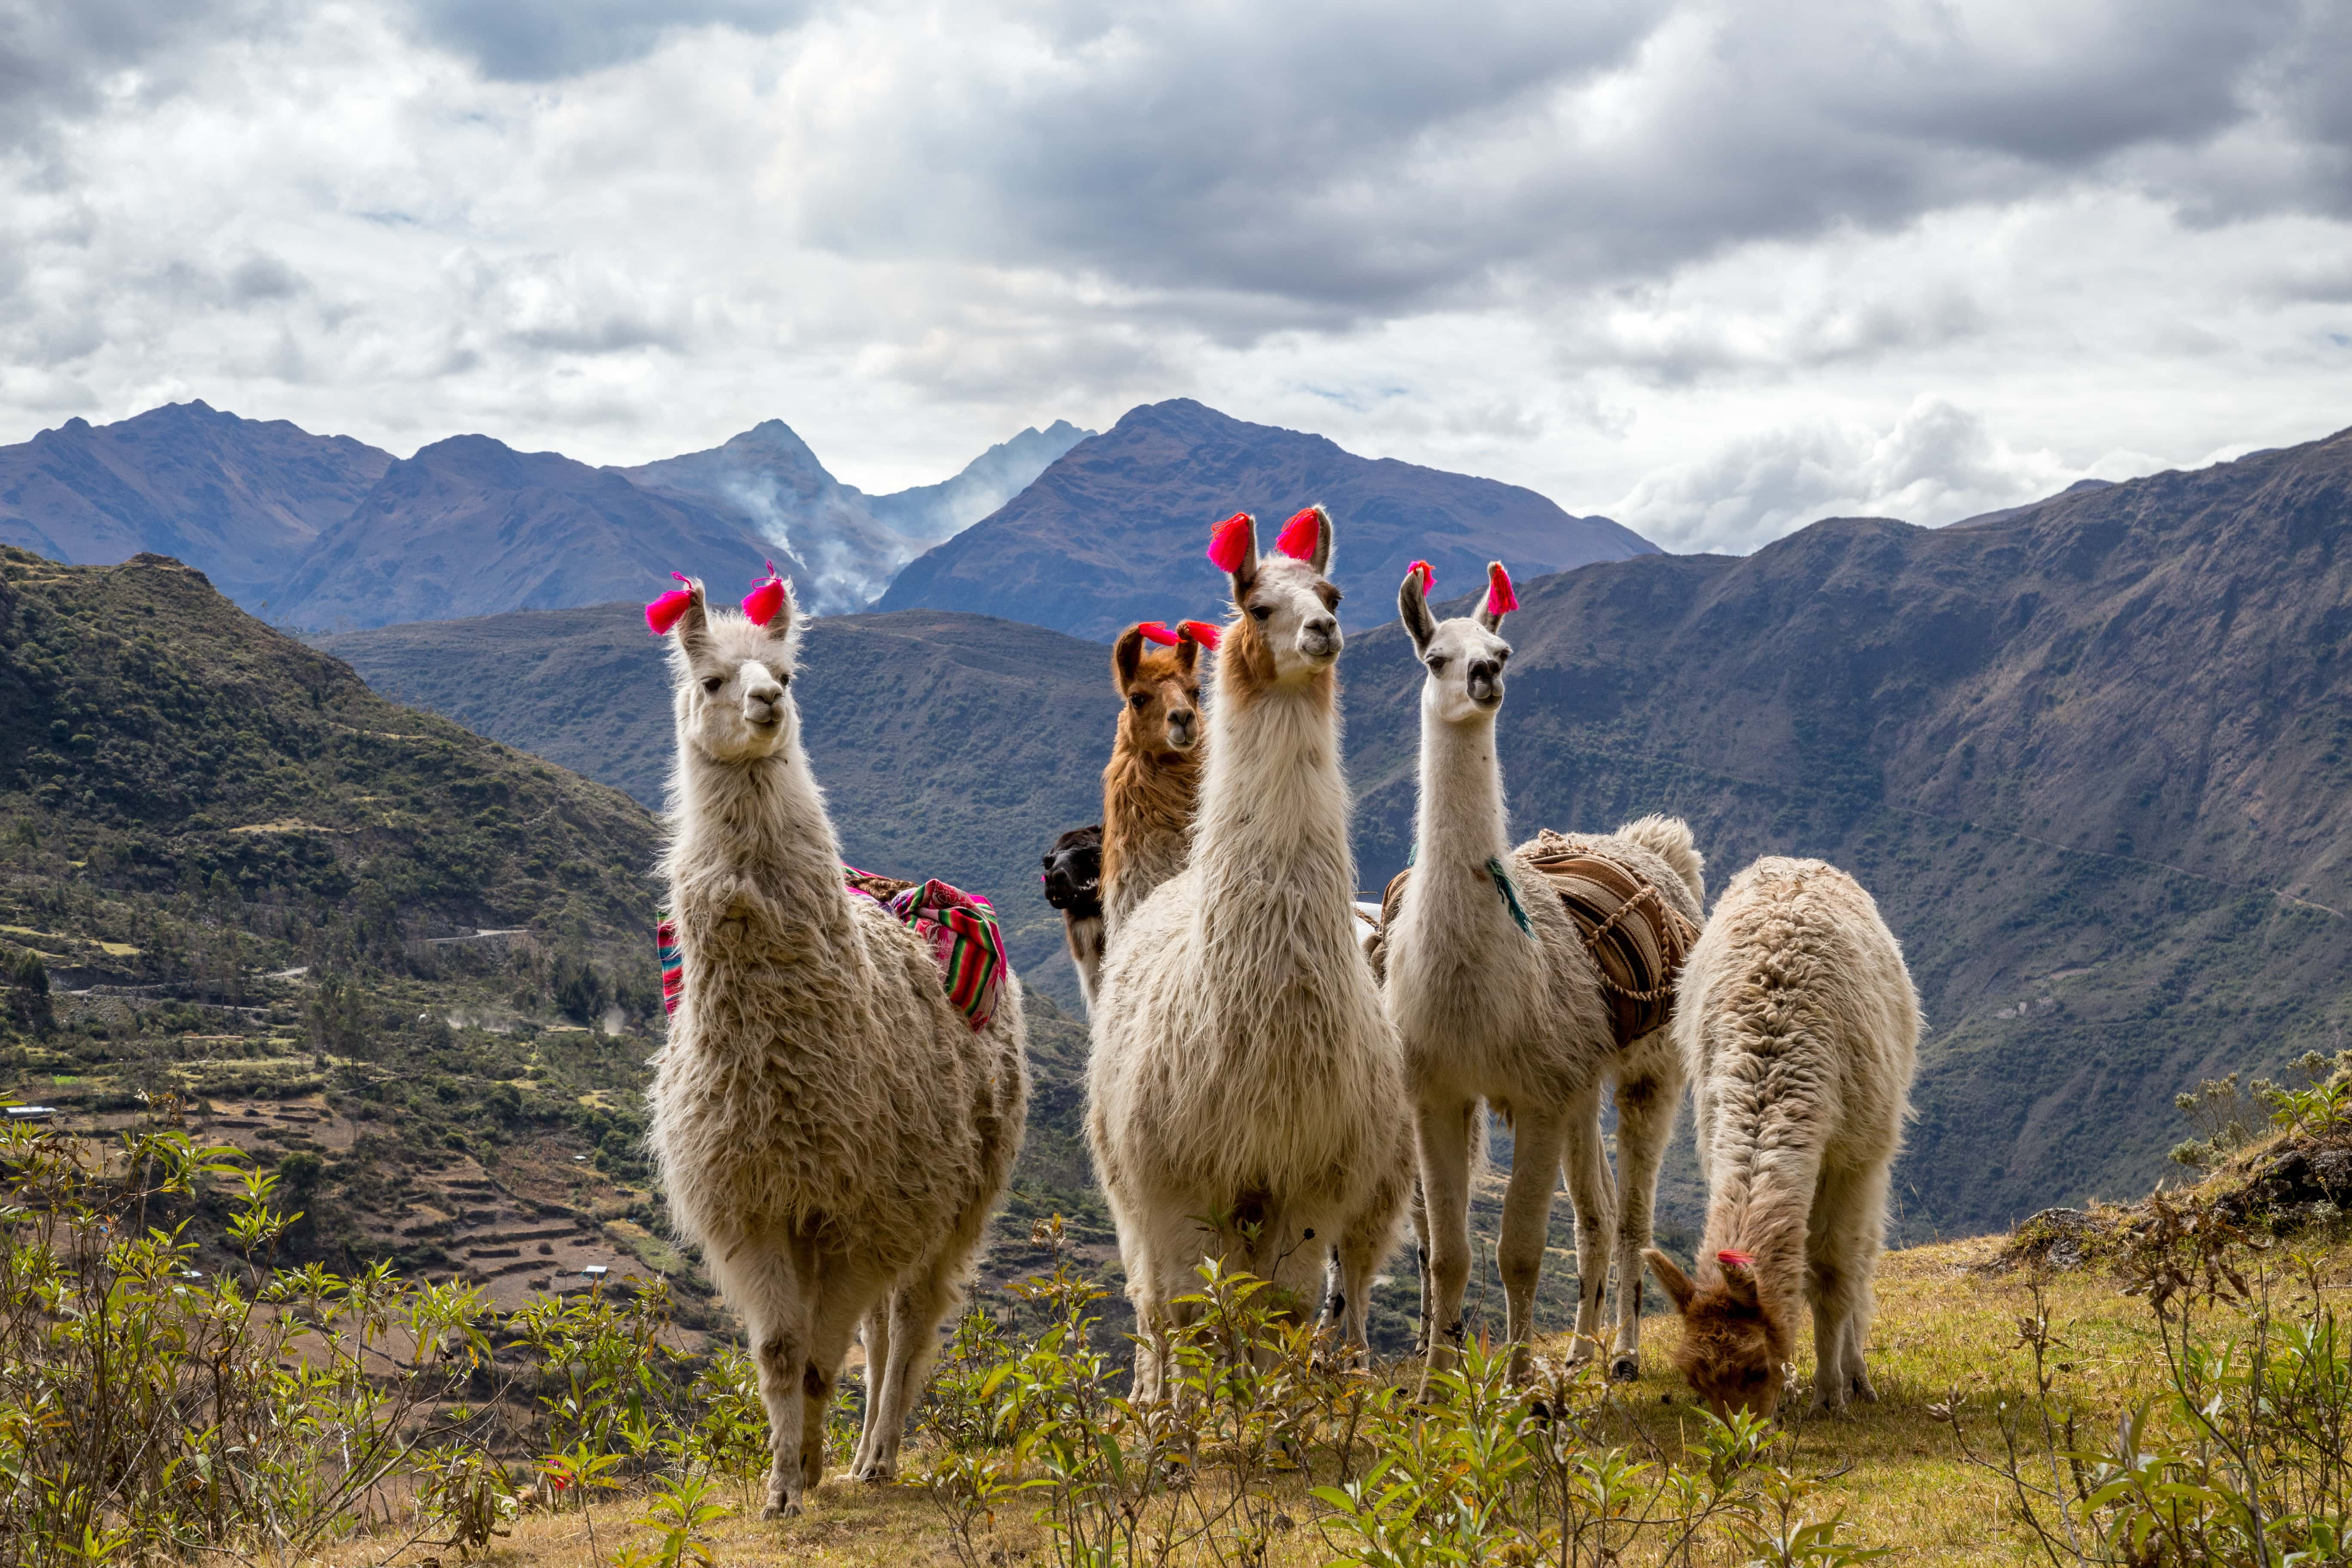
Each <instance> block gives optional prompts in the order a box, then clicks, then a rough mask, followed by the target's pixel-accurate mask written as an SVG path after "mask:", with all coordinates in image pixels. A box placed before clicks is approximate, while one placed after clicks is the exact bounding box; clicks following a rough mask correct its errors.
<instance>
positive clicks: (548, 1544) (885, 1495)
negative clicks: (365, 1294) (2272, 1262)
mask: <svg viewBox="0 0 2352 1568" xmlns="http://www.w3.org/2000/svg"><path fill="white" fill-rule="evenodd" d="M2002 1239H2003V1238H2000V1237H1983V1238H1979V1239H1976V1240H1970V1241H1960V1242H1950V1243H1945V1244H1942V1245H1939V1246H1935V1247H1916V1248H1912V1249H1910V1250H1907V1251H1903V1252H1897V1253H1891V1254H1889V1255H1888V1256H1887V1258H1886V1259H1885V1265H1884V1267H1883V1268H1882V1270H1881V1273H1880V1277H1879V1313H1878V1318H1877V1321H1876V1324H1875V1327H1874V1332H1873V1335H1872V1348H1871V1352H1870V1362H1871V1366H1872V1370H1873V1373H1874V1376H1875V1378H1876V1380H1877V1384H1878V1387H1879V1390H1880V1393H1881V1395H1882V1398H1881V1402H1880V1403H1879V1404H1877V1405H1870V1406H1860V1407H1857V1408H1856V1409H1855V1411H1854V1412H1853V1413H1852V1414H1848V1415H1839V1416H1811V1417H1805V1418H1802V1419H1800V1420H1798V1421H1797V1422H1795V1423H1794V1451H1793V1455H1792V1457H1791V1458H1789V1459H1788V1460H1786V1461H1784V1462H1786V1463H1788V1464H1789V1465H1790V1468H1792V1469H1794V1470H1796V1471H1798V1472H1799V1473H1801V1474H1807V1475H1812V1476H1818V1477H1825V1478H1828V1479H1827V1480H1826V1483H1825V1485H1824V1487H1823V1490H1822V1500H1824V1501H1825V1502H1826V1504H1827V1507H1828V1508H1832V1509H1834V1508H1843V1509H1844V1510H1845V1511H1846V1516H1847V1519H1848V1521H1849V1522H1850V1524H1851V1525H1852V1526H1853V1531H1854V1533H1855V1534H1856V1535H1857V1536H1859V1537H1860V1538H1861V1539H1863V1540H1864V1541H1866V1542H1869V1543H1871V1544H1874V1545H1887V1546H1894V1547H1895V1548H1896V1549H1897V1552H1896V1556H1895V1559H1894V1561H1896V1562H1900V1563H1917V1564H1923V1565H1924V1564H1945V1563H2011V1562H2023V1561H2026V1560H2027V1557H2028V1551H2029V1545H2028V1542H2027V1541H2026V1539H2025V1537H2024V1535H2023V1534H2022V1532H2021V1530H2020V1528H2019V1527H2018V1525H2017V1523H2016V1517H2015V1512H2014V1510H2013V1508H2012V1506H2011V1503H2010V1501H2009V1499H2008V1497H2007V1495H2006V1493H2005V1490H2004V1489H2003V1486H2002V1484H2001V1482H2000V1480H1999V1479H1997V1478H1996V1477H1994V1476H1992V1475H1991V1474H1990V1473H1988V1472H1986V1471H1984V1470H1981V1469H1979V1468H1972V1467H1970V1466H1969V1465H1967V1464H1966V1463H1964V1462H1963V1461H1962V1459H1961V1458H1960V1456H1959V1454H1958V1448H1957V1446H1956V1444H1955V1443H1954V1440H1953V1437H1952V1434H1951V1431H1950V1429H1949V1427H1948V1426H1946V1425H1944V1423H1943V1422H1941V1421H1940V1420H1939V1419H1937V1417H1936V1416H1933V1415H1930V1414H1929V1413H1928V1407H1929V1406H1930V1405H1937V1404H1938V1403H1940V1402H1942V1401H1944V1400H1946V1399H1948V1397H1949V1396H1950V1394H1952V1392H1953V1391H1954V1390H1955V1389H1957V1390H1958V1391H1959V1393H1960V1394H1961V1395H1962V1398H1963V1400H1964V1401H1965V1404H1966V1407H1967V1409H1968V1411H1969V1417H1968V1419H1969V1424H1970V1427H1971V1430H1972V1431H1974V1432H1977V1433H1979V1434H1980V1435H1987V1434H1990V1429H1991V1427H1990V1423H1991V1421H1992V1418H1993V1412H1994V1409H1995V1407H1996V1406H1997V1405H1998V1404H1999V1403H2000V1402H2001V1401H2003V1400H2007V1401H2009V1402H2010V1403H2011V1405H2012V1407H2014V1406H2017V1405H2021V1403H2022V1402H2023V1401H2024V1400H2025V1399H2026V1398H2027V1397H2028V1396H2030V1394H2031V1391H2032V1365H2031V1362H2030V1360H2029V1359H2028V1357H2027V1355H2026V1353H2025V1352H2023V1351H2022V1350H2021V1348H2020V1346H2019V1342H2018V1321H2019V1319H2020V1318H2021V1317H2023V1316H2025V1315H2027V1314H2029V1313H2030V1312H2032V1310H2033V1299H2032V1289H2031V1285H2030V1282H2029V1279H2027V1277H2026V1276H2024V1275H2021V1274H2015V1273H2011V1274H2005V1275H1991V1274H1986V1273H1982V1272H1979V1269H1980V1268H1981V1267H1982V1265H1984V1264H1985V1263H1986V1262H1987V1261H1989V1260H1990V1258H1992V1257H1993V1256H1994V1255H1995V1254H1996V1253H1997V1252H1998V1251H1999V1250H2000V1245H2001V1241H2002ZM2347 1252H2352V1249H2347V1248H2346V1247H2341V1246H2339V1247H2336V1248H2334V1249H2332V1250H2331V1252H2330V1254H2329V1256H2328V1258H2327V1267H2326V1278H2327V1279H2328V1280H2329V1281H2330V1282H2331V1283H2340V1282H2343V1281H2345V1280H2346V1279H2347ZM2044 1299H2045V1300H2046V1303H2047V1308H2048V1310H2049V1313H2050V1318H2051V1321H2052V1325H2053V1330H2054V1331H2055V1332H2056V1335H2057V1338H2058V1339H2059V1340H2060V1341H2061V1342H2063V1346H2064V1348H2063V1350H2062V1351H2060V1352H2058V1356H2059V1358H2060V1362H2061V1366H2062V1373H2063V1375H2062V1377H2061V1379H2060V1383H2059V1385H2058V1394H2059V1395H2060V1396H2061V1397H2062V1398H2063V1399H2065V1400H2067V1401H2068V1402H2070V1403H2072V1404H2073V1405H2074V1406H2075V1407H2076V1408H2077V1409H2079V1410H2080V1411H2081V1412H2082V1413H2083V1414H2084V1416H2085V1417H2086V1419H2088V1420H2089V1421H2090V1422H2091V1423H2092V1424H2093V1426H2094V1427H2095V1428H2097V1427H2101V1426H2111V1425H2112V1419H2113V1416H2114V1415H2115V1414H2116V1412H2117V1411H2119V1410H2120V1409H2121V1408H2122V1407H2123V1406H2124V1405H2126V1404H2128V1403H2130V1402H2131V1401H2133V1400H2134V1399H2136V1398H2137V1397H2138V1396H2140V1395H2143V1394H2149V1393H2152V1392H2154V1391H2155V1390H2156V1388H2157V1387H2158V1385H2159V1384H2160V1381H2161V1365H2160V1363H2159V1361H2158V1354H2157V1352H2156V1349H2155V1342H2154V1341H2153V1339H2152V1337H2151V1336H2150V1334H2149V1333H2148V1331H2147V1326H2146V1325H2147V1311H2146V1308H2145V1307H2144V1305H2143V1304H2142V1303H2141V1302H2139V1301H2138V1300H2135V1299H2132V1298H2128V1297H2126V1296H2124V1295H2122V1294H2121V1293H2120V1291H2119V1290H2118V1289H2117V1287H2116V1283H2115V1281H2114V1280H2113V1279H2112V1278H2111V1277H2109V1276H2108V1275H2107V1274H2106V1273H2105V1271H2104V1270H2101V1269H2096V1268H2094V1269H2089V1270H2084V1271H2082V1272H2078V1273H2073V1274H2065V1275H2058V1276H2054V1277H2051V1278H2049V1279H2047V1281H2046V1283H2045V1286H2044ZM1676 1331H1677V1330H1676V1324H1675V1321H1674V1320H1673V1318H1671V1317H1666V1318H1661V1319H1658V1320H1655V1321H1653V1322H1652V1323H1651V1324H1650V1325H1649V1327H1648V1329H1647V1330H1646V1331H1645V1332H1646V1334H1647V1336H1648V1337H1647V1338H1646V1340H1645V1349H1646V1352H1647V1353H1646V1355H1645V1361H1646V1363H1647V1365H1648V1368H1649V1371H1648V1373H1647V1374H1646V1375H1645V1376H1644V1377H1643V1380H1642V1381H1641V1382H1640V1383H1639V1384H1634V1385H1632V1386H1631V1387H1628V1388H1626V1389H1624V1390H1622V1394H1621V1395H1620V1397H1621V1401H1622V1419H1623V1420H1624V1422H1625V1423H1626V1426H1625V1432H1626V1436H1627V1439H1628V1440H1629V1441H1631V1442H1633V1443H1634V1444H1635V1445H1636V1446H1645V1445H1649V1444H1654V1445H1656V1446H1657V1449H1658V1451H1659V1457H1667V1458H1672V1457H1678V1456H1679V1452H1680V1447H1681V1434H1682V1432H1683V1431H1684V1430H1685V1427H1687V1426H1691V1425H1693V1424H1694V1416H1695V1412H1694V1410H1693V1407H1692V1405H1690V1402H1689V1399H1690V1396H1689V1394H1688V1393H1687V1392H1686V1391H1685V1389H1684V1388H1683V1387H1682V1386H1681V1384H1680V1383H1679V1381H1678V1380H1676V1379H1675V1377H1674V1376H1673V1374H1672V1373H1670V1372H1668V1371H1667V1370H1666V1352H1668V1351H1669V1350H1670V1349H1671V1347H1672V1343H1673V1340H1674V1336H1675V1333H1676ZM1807 1360H1808V1361H1810V1355H1809V1354H1808V1357H1807ZM1809 1373H1810V1367H1809V1366H1808V1367H1801V1374H1809ZM1297 1484H1298V1486H1299V1489H1300V1491H1301V1493H1302V1500H1301V1502H1300V1504H1299V1506H1298V1507H1297V1509H1296V1510H1293V1511H1294V1512H1295V1514H1296V1516H1297V1518H1298V1519H1299V1520H1300V1521H1302V1522H1304V1521H1307V1520H1308V1519H1309V1518H1310V1517H1311V1515H1312V1513H1313V1511H1314V1510H1315V1506H1316V1505H1314V1504H1312V1503H1309V1502H1307V1501H1305V1500H1303V1492H1304V1489H1305V1485H1306V1483H1305V1482H1304V1480H1301V1481H1299V1482H1298V1483H1297ZM734 1500H735V1501H738V1502H739V1503H740V1502H743V1501H746V1500H742V1499H734ZM638 1511H640V1510H639V1507H638V1506H637V1505H635V1504H632V1503H626V1502H611V1503H605V1504H602V1505H599V1506H598V1507H597V1508H596V1510H594V1523H595V1527H596V1550H595V1551H593V1552H592V1550H591V1545H590V1542H589V1538H588V1532H587V1530H586V1528H585V1525H584V1524H583V1521H582V1519H581V1518H580V1516H579V1515H578V1514H576V1513H573V1514H570V1515H567V1516H563V1517H558V1518H550V1517H546V1516H543V1515H542V1516H535V1517H530V1518H527V1519H525V1520H523V1521H520V1523H519V1524H518V1525H517V1527H516V1529H515V1531H514V1534H513V1535H512V1536H511V1537H510V1538H509V1539H508V1540H507V1541H505V1542H502V1543H501V1544H500V1546H499V1550H498V1551H497V1552H496V1553H495V1554H494V1555H493V1557H492V1558H491V1561H492V1562H495V1563H507V1564H515V1565H518V1568H520V1565H525V1564H528V1565H531V1568H542V1565H543V1568H598V1565H599V1564H601V1563H604V1562H605V1561H609V1557H610V1553H611V1552H612V1551H613V1549H614V1547H615V1546H616V1545H620V1544H625V1543H631V1542H635V1543H650V1540H651V1532H650V1531H646V1530H643V1529H636V1528H633V1527H632V1525H631V1524H630V1522H629V1521H630V1520H631V1519H632V1518H633V1517H634V1516H635V1514H636V1513H637V1512H638ZM714 1534H715V1542H714V1550H715V1552H716V1554H717V1558H718V1560H719V1562H721V1563H730V1564H734V1563H743V1564H765V1563H804V1564H823V1565H826V1568H834V1565H839V1568H916V1565H923V1564H931V1563H950V1562H952V1561H953V1559H952V1557H951V1556H950V1552H949V1549H948V1536H947V1532H946V1531H945V1530H944V1528H943V1527H942V1523H941V1520H940V1515H939V1513H938V1512H937V1511H936V1510H935V1509H934V1508H933V1506H932V1504H931V1503H930V1501H929V1499H928V1498H927V1497H926V1496H925V1495H924V1494H923V1493H922V1492H920V1491H919V1490H917V1489H911V1488H891V1489H878V1490H877V1489H866V1488H861V1487H856V1486H853V1485H850V1484H848V1483H846V1482H835V1483H832V1484H829V1485H828V1486H827V1487H825V1488H824V1490H823V1491H822V1492H821V1493H820V1494H819V1495H818V1497H817V1499H816V1500H815V1503H814V1507H813V1508H812V1509H811V1510H810V1511H809V1512H808V1513H807V1514H806V1515H805V1516H804V1517H803V1518H801V1519H798V1520H793V1521H785V1522H782V1523H762V1522H761V1521H757V1520H756V1519H752V1518H749V1517H744V1516H740V1515H739V1516H738V1517H736V1518H732V1519H730V1520H727V1521H724V1522H723V1523H721V1524H719V1526H717V1527H716V1530H715V1531H714ZM362 1544H363V1543H362ZM988 1544H989V1545H990V1546H991V1547H992V1548H994V1549H997V1550H1001V1551H1002V1552H1003V1557H1002V1558H1001V1559H999V1560H1000V1561H1002V1562H1004V1563H1007V1564H1016V1563H1045V1562H1047V1561H1050V1552H1049V1551H1048V1550H1047V1542H1046V1540H1045V1535H1044V1532H1043V1531H1042V1530H1041V1529H1040V1528H1038V1527H1037V1526H1035V1525H1034V1524H1033V1523H1031V1522H1030V1521H1028V1520H1027V1519H1025V1518H1019V1517H1009V1518H1003V1519H1001V1520H1000V1521H998V1528H997V1534H996V1536H995V1537H994V1538H993V1540H992V1542H989V1543H988ZM382 1552H383V1549H382V1548H381V1547H379V1548H378V1549H377V1550H376V1551H375V1552H365V1551H363V1550H361V1549H359V1548H352V1549H347V1550H346V1551H345V1552H341V1553H339V1554H337V1555H335V1556H334V1557H332V1558H331V1559H328V1560H327V1561H330V1562H332V1563H336V1564H338V1565H339V1568H340V1565H341V1564H348V1563H380V1562H382V1561H383V1556H382ZM433 1555H434V1554H433V1553H432V1552H429V1551H426V1550H423V1549H412V1550H411V1551H409V1552H405V1553H403V1554H400V1555H399V1556H398V1557H397V1558H395V1559H394V1561H396V1562H398V1563H406V1564H422V1563H424V1562H425V1561H426V1560H427V1559H428V1558H430V1557H431V1556H433ZM1326 1556H1328V1552H1326V1551H1325V1550H1324V1549H1323V1547H1322V1544H1321V1542H1320V1541H1319V1540H1318V1536H1317V1534H1316V1532H1315V1531H1313V1530H1312V1529H1311V1528H1306V1529H1301V1530H1299V1531H1297V1532H1296V1533H1294V1534H1291V1535H1288V1536H1286V1537H1285V1538H1283V1540H1282V1541H1281V1542H1280V1543H1279V1544H1278V1545H1277V1548H1276V1552H1275V1553H1274V1554H1273V1557H1272V1558H1271V1559H1270V1560H1271V1561H1273V1562H1276V1563H1291V1564H1305V1563H1316V1562H1319V1561H1322V1560H1323V1559H1324V1558H1325V1557H1326ZM1202 1561H1204V1562H1205V1561H1208V1559H1207V1558H1206V1557H1205V1556H1203V1557H1202Z"/></svg>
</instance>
